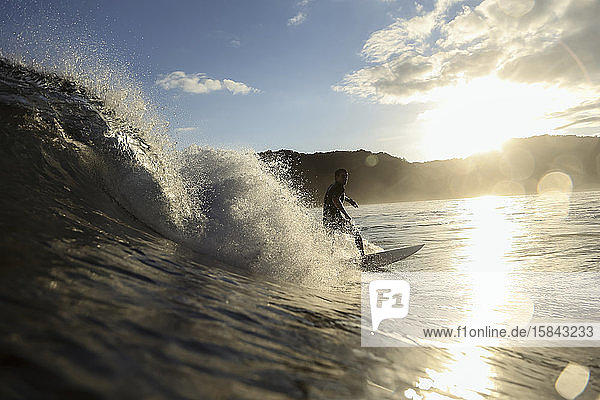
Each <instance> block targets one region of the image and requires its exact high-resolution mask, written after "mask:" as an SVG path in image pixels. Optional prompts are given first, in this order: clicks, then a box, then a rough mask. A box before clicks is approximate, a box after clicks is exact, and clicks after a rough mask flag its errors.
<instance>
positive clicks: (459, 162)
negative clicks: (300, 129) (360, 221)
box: [259, 135, 600, 204]
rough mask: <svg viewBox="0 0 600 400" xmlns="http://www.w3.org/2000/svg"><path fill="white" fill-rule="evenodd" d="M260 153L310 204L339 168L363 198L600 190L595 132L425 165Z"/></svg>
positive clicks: (354, 154)
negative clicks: (281, 167) (281, 170)
mask: <svg viewBox="0 0 600 400" xmlns="http://www.w3.org/2000/svg"><path fill="white" fill-rule="evenodd" d="M259 155H260V157H261V158H262V159H263V160H265V161H266V162H267V163H268V164H271V165H276V164H278V165H281V164H283V165H285V168H286V171H287V172H286V174H285V175H286V176H287V177H288V178H289V179H291V180H292V184H293V185H294V186H295V187H297V188H298V189H299V190H300V191H301V192H302V193H304V194H305V195H306V198H307V200H308V201H309V202H311V203H313V204H320V202H321V199H322V197H323V196H324V193H325V190H326V189H327V187H328V186H329V184H330V183H331V182H333V171H334V170H335V169H337V168H346V169H347V170H348V171H349V173H350V180H349V183H348V185H347V193H348V195H350V196H351V197H352V198H354V199H355V200H356V201H358V202H360V203H386V202H396V201H411V200H432V199H447V198H460V197H473V196H480V195H487V194H496V195H515V194H529V193H538V192H540V191H548V190H560V191H565V190H571V189H572V190H574V191H581V190H595V189H600V137H595V136H572V135H571V136H551V135H543V136H534V137H529V138H524V139H511V140H509V141H507V142H506V143H505V144H504V146H503V147H502V149H501V150H499V151H492V152H488V153H482V154H476V155H473V156H470V157H467V158H464V159H450V160H436V161H427V162H409V161H407V160H405V159H404V158H398V157H394V156H391V155H389V154H387V153H383V152H380V153H372V152H369V151H366V150H357V151H333V152H325V153H313V154H306V153H298V152H295V151H292V150H278V151H266V152H262V153H260V154H259Z"/></svg>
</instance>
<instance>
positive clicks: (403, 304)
mask: <svg viewBox="0 0 600 400" xmlns="http://www.w3.org/2000/svg"><path fill="white" fill-rule="evenodd" d="M409 298H410V285H409V284H408V282H407V281H403V280H391V279H390V280H375V281H371V283H369V299H370V304H371V321H372V325H373V330H374V331H376V330H377V328H379V324H381V321H383V320H384V319H394V318H398V319H399V318H404V317H406V316H407V315H408V304H409Z"/></svg>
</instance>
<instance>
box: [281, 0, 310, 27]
mask: <svg viewBox="0 0 600 400" xmlns="http://www.w3.org/2000/svg"><path fill="white" fill-rule="evenodd" d="M312 2H313V0H300V1H299V2H297V3H296V7H298V8H299V9H300V10H299V11H298V12H297V13H296V15H294V16H293V17H291V18H290V19H288V22H287V24H288V25H289V26H294V25H300V24H302V23H303V22H304V21H306V16H307V14H308V8H309V6H310V3H312Z"/></svg>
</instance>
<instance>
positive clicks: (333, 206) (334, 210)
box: [323, 168, 365, 256]
mask: <svg viewBox="0 0 600 400" xmlns="http://www.w3.org/2000/svg"><path fill="white" fill-rule="evenodd" d="M346 183H348V171H346V170H345V169H343V168H340V169H338V170H336V171H335V182H334V183H332V184H331V185H329V188H327V193H325V199H324V200H323V226H324V227H325V231H326V232H327V233H328V234H330V235H331V234H333V233H334V232H336V231H337V232H342V233H348V234H350V235H352V236H354V242H355V243H356V247H358V250H359V251H360V255H361V256H364V255H365V249H364V245H363V240H362V237H361V236H360V232H358V229H356V227H355V226H354V224H353V223H352V217H351V216H350V215H349V214H348V213H347V212H346V209H345V208H344V201H347V202H348V203H350V205H352V206H353V207H355V208H358V204H356V202H355V201H354V200H352V199H351V198H350V197H348V196H346V193H345V191H346Z"/></svg>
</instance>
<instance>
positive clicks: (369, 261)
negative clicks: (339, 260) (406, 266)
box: [360, 244, 424, 271]
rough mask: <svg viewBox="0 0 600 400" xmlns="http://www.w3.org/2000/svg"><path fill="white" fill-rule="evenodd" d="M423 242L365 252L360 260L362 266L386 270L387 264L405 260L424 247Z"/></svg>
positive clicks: (368, 268) (363, 267)
mask: <svg viewBox="0 0 600 400" xmlns="http://www.w3.org/2000/svg"><path fill="white" fill-rule="evenodd" d="M423 246H424V245H423V244H420V245H417V246H410V247H402V248H398V249H390V250H384V251H379V252H377V253H371V254H365V256H364V257H362V259H361V261H360V267H361V269H362V270H364V271H382V270H383V271H385V269H382V268H383V267H385V266H386V265H389V264H393V263H395V262H396V261H400V260H404V259H405V258H406V257H408V256H411V255H413V254H415V253H416V252H417V251H419V250H421V249H422V248H423Z"/></svg>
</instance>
